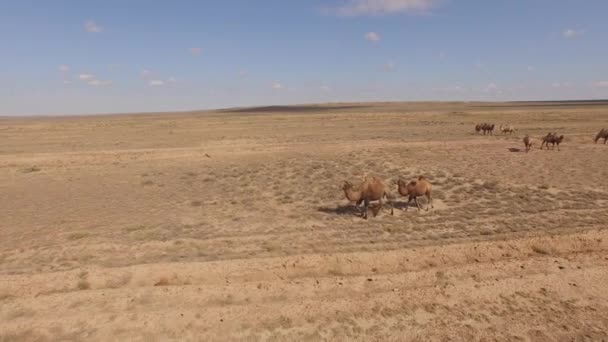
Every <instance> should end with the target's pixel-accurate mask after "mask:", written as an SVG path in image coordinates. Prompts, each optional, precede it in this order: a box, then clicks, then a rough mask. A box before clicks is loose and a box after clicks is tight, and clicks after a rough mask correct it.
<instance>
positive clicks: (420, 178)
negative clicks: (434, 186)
mask: <svg viewBox="0 0 608 342" xmlns="http://www.w3.org/2000/svg"><path fill="white" fill-rule="evenodd" d="M425 179H426V178H424V176H420V177H418V180H425Z"/></svg>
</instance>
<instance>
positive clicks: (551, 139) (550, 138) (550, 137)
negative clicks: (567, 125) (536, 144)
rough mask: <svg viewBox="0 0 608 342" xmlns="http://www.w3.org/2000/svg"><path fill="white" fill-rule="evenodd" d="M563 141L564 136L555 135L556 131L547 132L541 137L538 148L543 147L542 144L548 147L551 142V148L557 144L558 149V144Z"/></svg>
mask: <svg viewBox="0 0 608 342" xmlns="http://www.w3.org/2000/svg"><path fill="white" fill-rule="evenodd" d="M562 141H564V136H563V135H560V136H559V137H558V136H557V133H555V132H554V133H549V134H547V135H546V136H545V137H543V142H542V143H541V144H540V149H541V150H542V149H543V145H545V146H546V147H547V150H548V149H549V144H551V146H552V148H553V149H555V145H556V144H557V150H558V151H559V144H561V142H562Z"/></svg>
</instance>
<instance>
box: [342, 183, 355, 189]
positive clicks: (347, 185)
mask: <svg viewBox="0 0 608 342" xmlns="http://www.w3.org/2000/svg"><path fill="white" fill-rule="evenodd" d="M352 188H353V185H352V184H351V183H350V182H349V181H344V184H343V185H342V190H344V191H347V190H350V189H352Z"/></svg>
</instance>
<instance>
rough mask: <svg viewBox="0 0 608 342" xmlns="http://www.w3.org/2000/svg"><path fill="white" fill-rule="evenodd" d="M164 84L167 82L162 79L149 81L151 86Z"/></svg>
mask: <svg viewBox="0 0 608 342" xmlns="http://www.w3.org/2000/svg"><path fill="white" fill-rule="evenodd" d="M164 84H165V82H164V81H162V80H151V81H150V82H148V85H149V86H150V87H160V86H162V85H164Z"/></svg>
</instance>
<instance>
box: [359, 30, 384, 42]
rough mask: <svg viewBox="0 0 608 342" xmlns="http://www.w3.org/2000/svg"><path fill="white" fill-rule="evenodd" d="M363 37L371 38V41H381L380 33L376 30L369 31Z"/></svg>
mask: <svg viewBox="0 0 608 342" xmlns="http://www.w3.org/2000/svg"><path fill="white" fill-rule="evenodd" d="M363 37H364V38H365V39H367V40H369V41H370V42H377V41H380V35H379V34H377V33H376V32H367V33H366V34H365V35H364V36H363Z"/></svg>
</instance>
